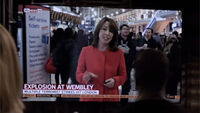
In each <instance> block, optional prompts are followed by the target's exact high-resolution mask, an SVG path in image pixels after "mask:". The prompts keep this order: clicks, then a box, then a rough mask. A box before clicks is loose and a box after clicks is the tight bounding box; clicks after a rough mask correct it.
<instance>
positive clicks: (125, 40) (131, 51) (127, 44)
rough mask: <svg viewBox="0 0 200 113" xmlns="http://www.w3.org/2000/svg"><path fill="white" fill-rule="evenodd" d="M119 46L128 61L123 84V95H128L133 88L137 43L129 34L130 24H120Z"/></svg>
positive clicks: (126, 100) (126, 61)
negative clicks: (132, 76) (132, 74)
mask: <svg viewBox="0 0 200 113" xmlns="http://www.w3.org/2000/svg"><path fill="white" fill-rule="evenodd" d="M118 47H119V48H120V49H121V50H122V51H123V52H124V58H125V63H126V71H127V80H126V82H125V83H124V85H122V95H128V94H129V91H130V89H131V83H130V74H131V69H132V65H133V61H134V59H135V52H136V50H135V45H134V43H133V41H132V39H131V37H130V35H129V26H128V25H127V24H123V25H121V26H120V34H119V39H118ZM121 102H128V99H121Z"/></svg>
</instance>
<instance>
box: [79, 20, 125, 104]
mask: <svg viewBox="0 0 200 113" xmlns="http://www.w3.org/2000/svg"><path fill="white" fill-rule="evenodd" d="M117 36H118V28H117V25H116V23H115V22H114V21H113V20H112V19H110V18H107V17H105V18H103V19H102V20H101V21H100V22H99V23H98V25H97V27H96V29H95V31H94V41H93V44H92V46H87V47H84V48H83V49H82V51H81V54H80V56H79V60H78V66H77V71H76V79H77V81H78V82H79V83H81V84H93V85H94V87H93V90H99V94H100V95H101V94H105V95H106V94H108V95H119V90H118V86H120V85H123V84H124V82H125V80H126V66H125V61H124V54H123V52H122V51H121V50H120V49H118V48H117ZM80 101H119V98H81V99H80Z"/></svg>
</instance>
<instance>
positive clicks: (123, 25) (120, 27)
mask: <svg viewBox="0 0 200 113" xmlns="http://www.w3.org/2000/svg"><path fill="white" fill-rule="evenodd" d="M124 26H126V27H128V28H129V26H128V25H127V24H122V25H121V26H120V30H122V28H123V27H124Z"/></svg>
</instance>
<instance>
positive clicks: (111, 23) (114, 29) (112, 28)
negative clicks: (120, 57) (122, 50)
mask: <svg viewBox="0 0 200 113" xmlns="http://www.w3.org/2000/svg"><path fill="white" fill-rule="evenodd" d="M105 22H109V29H110V32H112V33H113V38H112V40H111V41H110V42H109V49H110V50H111V51H117V50H118V48H117V39H118V27H117V25H116V23H115V21H114V20H112V19H110V18H107V17H104V18H102V19H101V21H100V22H99V23H98V24H97V26H96V28H95V31H94V40H93V44H92V46H93V47H95V48H97V45H98V42H99V32H100V30H101V28H102V26H103V25H104V23H105Z"/></svg>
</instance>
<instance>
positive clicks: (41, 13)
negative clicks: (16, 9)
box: [25, 8, 50, 83]
mask: <svg viewBox="0 0 200 113" xmlns="http://www.w3.org/2000/svg"><path fill="white" fill-rule="evenodd" d="M25 14H26V58H27V83H50V76H49V74H48V73H47V72H45V69H44V65H45V63H46V61H47V59H48V58H49V45H50V40H49V36H50V11H49V10H42V9H39V10H29V9H27V8H26V12H25Z"/></svg>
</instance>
